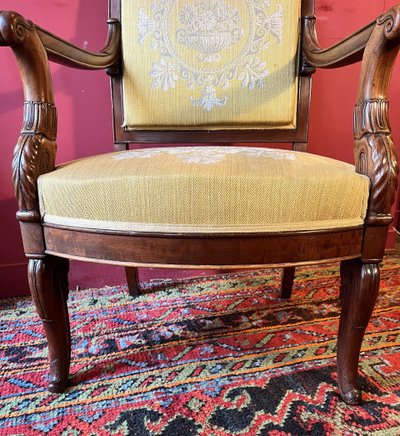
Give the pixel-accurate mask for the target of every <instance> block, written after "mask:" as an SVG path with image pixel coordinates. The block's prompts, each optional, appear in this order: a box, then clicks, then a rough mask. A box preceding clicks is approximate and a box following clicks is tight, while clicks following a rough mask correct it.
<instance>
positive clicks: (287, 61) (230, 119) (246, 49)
mask: <svg viewBox="0 0 400 436" xmlns="http://www.w3.org/2000/svg"><path fill="white" fill-rule="evenodd" d="M300 3H301V2H300V0H163V1H160V0H122V1H121V15H122V50H123V60H124V61H123V62H124V64H123V89H124V100H123V104H124V126H125V128H126V129H128V130H129V129H154V128H156V129H166V130H167V129H174V128H179V129H185V128H186V129H190V128H193V127H196V128H200V129H202V128H204V129H229V128H243V129H246V128H251V129H255V128H272V127H275V128H276V127H280V128H283V129H285V128H293V127H295V124H296V107H297V93H298V83H297V78H296V70H297V68H296V67H297V65H296V64H297V59H296V57H297V48H298V34H299V33H298V32H299V21H300V20H299V18H300Z"/></svg>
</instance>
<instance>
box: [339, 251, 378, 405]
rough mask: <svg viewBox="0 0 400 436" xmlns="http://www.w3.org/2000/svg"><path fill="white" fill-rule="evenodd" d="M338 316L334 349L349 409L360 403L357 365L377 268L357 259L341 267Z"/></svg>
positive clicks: (342, 393) (372, 297) (342, 388)
mask: <svg viewBox="0 0 400 436" xmlns="http://www.w3.org/2000/svg"><path fill="white" fill-rule="evenodd" d="M340 275H341V280H342V286H341V305H342V310H341V315H340V322H339V334H338V345H337V369H338V382H339V389H340V393H341V396H342V399H343V400H344V401H345V402H346V403H347V404H350V405H357V404H360V403H361V391H360V390H359V389H358V384H357V377H358V361H359V357H360V349H361V343H362V341H363V338H364V333H365V329H366V327H367V324H368V321H369V319H370V317H371V314H372V311H373V309H374V305H375V301H376V297H377V295H378V290H379V265H377V264H363V263H362V262H361V260H360V259H353V260H348V261H343V262H342V263H341V266H340Z"/></svg>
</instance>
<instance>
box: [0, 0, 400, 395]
mask: <svg viewBox="0 0 400 436" xmlns="http://www.w3.org/2000/svg"><path fill="white" fill-rule="evenodd" d="M313 3H314V2H313V1H312V0H301V1H300V0H289V1H285V2H281V1H279V0H271V1H261V0H249V1H246V2H239V1H237V0H224V1H221V0H218V1H215V0H207V1H206V2H199V1H196V0H187V1H178V2H177V1H175V0H165V1H157V0H154V1H133V0H109V11H110V19H109V21H108V27H109V35H108V40H107V42H106V44H105V47H104V49H103V50H102V51H101V52H99V53H92V52H88V51H85V50H82V49H80V48H78V47H75V46H73V45H71V44H69V43H68V42H66V41H63V40H61V39H60V38H58V37H57V36H55V35H52V34H50V33H49V32H47V31H46V30H44V29H42V28H40V27H39V26H37V25H35V24H33V23H31V22H30V21H27V20H25V19H24V18H23V17H22V16H20V15H19V14H17V13H15V12H10V11H2V12H0V45H2V46H9V47H11V49H12V50H13V52H14V54H15V56H16V59H17V62H18V65H19V68H20V72H21V78H22V84H23V89H24V96H25V103H24V118H23V125H22V130H21V136H20V137H19V139H18V142H17V145H16V147H15V152H14V159H13V182H14V186H15V193H16V196H17V200H18V204H19V212H18V213H17V219H18V220H19V222H20V226H21V232H22V238H23V243H24V250H25V253H26V255H27V257H28V258H29V267H28V278H29V284H30V290H31V294H32V297H33V300H34V303H35V305H36V309H37V312H38V314H39V316H40V318H41V319H42V321H43V326H44V329H45V332H46V336H47V340H48V345H49V361H50V374H49V386H48V389H49V390H50V391H51V392H62V391H64V389H65V388H66V387H67V385H68V377H69V365H70V359H71V341H70V328H69V317H68V309H67V297H68V260H69V259H78V260H83V261H91V262H93V261H94V262H100V263H113V264H116V265H121V266H124V267H125V268H126V269H127V277H128V283H129V288H130V290H131V293H132V294H134V293H135V292H137V290H138V287H139V284H138V276H137V270H136V268H137V267H140V266H157V265H162V266H171V267H174V266H177V265H179V266H183V267H188V268H224V269H225V268H237V267H240V268H243V267H250V268H254V267H259V266H264V265H273V266H279V267H282V268H284V275H283V281H282V283H283V284H282V296H283V297H289V296H290V290H291V285H292V281H293V273H294V268H295V267H296V266H297V265H303V264H308V263H323V262H330V261H332V260H335V261H340V262H341V270H340V271H341V305H342V310H341V317H340V323H339V333H338V346H337V366H338V383H339V390H340V393H341V396H342V398H343V400H344V401H345V402H346V403H348V404H359V403H360V402H361V392H360V390H359V388H358V385H357V374H358V359H359V352H360V347H361V343H362V340H363V336H364V331H365V328H366V326H367V324H368V321H369V318H370V315H371V313H372V310H373V307H374V304H375V300H376V296H377V293H378V289H379V263H380V262H381V260H382V258H383V254H384V248H385V241H386V236H387V232H388V227H389V224H390V223H391V220H392V218H391V216H390V208H391V205H392V204H393V201H394V195H395V190H396V187H397V173H398V167H397V155H396V151H395V148H394V146H393V142H392V140H391V137H390V125H389V119H388V100H387V93H388V86H389V79H390V74H391V70H392V66H393V64H394V61H395V59H396V56H397V52H398V49H399V45H398V44H399V39H400V6H398V7H395V8H393V9H390V10H389V11H388V12H387V13H385V14H383V15H382V16H381V17H379V18H378V19H377V20H376V21H374V22H372V23H370V24H369V25H367V26H366V27H364V28H362V29H361V30H360V31H358V32H356V33H354V34H352V35H351V36H349V37H348V38H346V39H344V40H343V41H342V42H340V43H339V44H337V45H335V46H333V47H330V48H328V49H323V48H321V47H320V46H319V44H318V40H317V36H316V31H315V17H314V5H313ZM361 59H363V64H362V71H361V77H360V82H359V90H358V96H357V101H356V103H355V109H354V138H355V142H354V156H355V167H353V166H351V165H348V164H345V163H342V162H339V161H335V160H332V159H328V158H324V157H320V156H316V155H311V154H307V153H304V151H305V150H306V145H307V138H308V132H307V130H308V113H309V101H310V92H311V75H312V74H313V73H314V71H315V70H316V68H338V67H341V66H344V65H348V64H351V63H354V62H358V61H361ZM49 60H50V61H53V62H57V63H60V64H63V65H66V66H69V67H73V68H80V69H86V70H94V69H105V70H106V71H107V73H108V74H109V75H110V76H111V83H112V96H113V109H114V140H115V149H116V150H117V151H116V152H114V153H109V154H105V155H99V156H93V157H89V158H85V159H80V160H78V161H74V162H69V163H66V164H63V165H61V166H59V167H55V155H56V136H57V135H56V133H57V110H56V106H55V102H54V98H53V88H52V81H51V74H50V70H49V65H48V61H49ZM267 142H273V143H277V142H279V143H283V142H286V143H291V144H292V150H291V151H288V150H276V149H270V148H264V147H254V146H253V147H242V146H238V145H237V144H240V143H254V144H256V143H267ZM133 143H135V144H158V146H157V147H156V148H142V149H135V150H130V149H129V144H133ZM159 144H168V146H165V147H160V146H159ZM188 144H196V145H193V146H192V145H190V146H188ZM232 144H235V145H234V146H233V145H232ZM132 304H134V300H133V301H132Z"/></svg>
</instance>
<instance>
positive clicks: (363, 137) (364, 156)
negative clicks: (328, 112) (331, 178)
mask: <svg viewBox="0 0 400 436" xmlns="http://www.w3.org/2000/svg"><path fill="white" fill-rule="evenodd" d="M399 44H400V5H398V6H395V7H393V8H392V9H389V10H388V11H387V12H386V13H385V14H383V15H381V16H380V17H379V18H378V19H377V20H376V24H375V26H374V28H373V31H372V33H371V36H370V38H369V40H368V43H367V45H366V47H365V51H364V56H363V63H362V67H361V75H360V82H359V88H358V95H357V103H356V106H355V109H354V138H355V143H354V157H355V165H356V170H357V172H359V173H361V174H365V175H367V176H368V177H369V179H370V180H371V191H370V197H369V207H368V215H367V220H366V222H367V224H369V225H373V226H387V225H388V224H390V222H391V220H392V218H391V216H390V210H391V207H392V205H393V202H394V200H395V194H396V188H397V176H398V172H399V169H398V159H397V152H396V148H395V146H394V144H393V141H392V138H391V128H390V123H389V114H388V108H389V102H388V90H389V84H390V78H391V75H392V70H393V66H394V63H395V60H396V58H397V54H398V52H399V48H400V45H399Z"/></svg>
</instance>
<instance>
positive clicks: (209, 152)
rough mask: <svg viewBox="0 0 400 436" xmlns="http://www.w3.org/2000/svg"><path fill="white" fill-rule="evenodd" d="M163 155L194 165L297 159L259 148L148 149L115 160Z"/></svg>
mask: <svg viewBox="0 0 400 436" xmlns="http://www.w3.org/2000/svg"><path fill="white" fill-rule="evenodd" d="M161 154H169V155H173V156H176V157H177V158H179V159H181V160H182V161H183V162H186V163H192V164H214V163H218V162H222V161H223V160H224V159H225V158H226V156H228V155H232V154H241V155H243V156H250V157H260V158H270V159H279V160H282V159H287V160H294V159H296V155H295V153H293V152H291V151H287V150H274V149H271V148H258V147H212V146H210V147H176V148H175V147H172V148H147V149H142V150H129V151H122V152H120V153H117V154H113V155H112V158H113V159H115V160H122V159H147V158H150V157H153V156H158V155H161Z"/></svg>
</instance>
